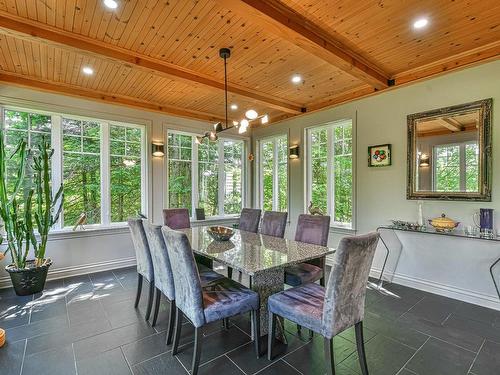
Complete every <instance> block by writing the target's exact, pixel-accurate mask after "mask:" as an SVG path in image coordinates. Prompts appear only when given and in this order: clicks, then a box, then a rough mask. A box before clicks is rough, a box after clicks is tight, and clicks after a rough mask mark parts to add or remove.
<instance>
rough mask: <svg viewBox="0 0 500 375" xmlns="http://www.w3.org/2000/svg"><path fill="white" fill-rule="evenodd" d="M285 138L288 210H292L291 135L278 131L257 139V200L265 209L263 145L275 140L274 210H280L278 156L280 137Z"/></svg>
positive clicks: (259, 205) (258, 204) (258, 205)
mask: <svg viewBox="0 0 500 375" xmlns="http://www.w3.org/2000/svg"><path fill="white" fill-rule="evenodd" d="M283 137H284V138H285V140H286V145H287V147H286V149H287V154H286V175H287V197H288V199H287V212H288V211H289V210H290V194H289V191H290V162H289V157H288V150H289V147H290V146H289V145H290V144H289V136H288V133H277V134H273V135H270V136H266V137H263V138H259V139H258V140H257V145H256V146H257V147H256V148H257V163H256V164H257V179H256V189H255V191H256V201H257V207H258V208H260V209H264V168H263V166H262V163H263V158H262V155H263V151H262V148H263V145H264V143H266V142H269V141H272V142H273V204H272V210H273V211H278V206H279V193H278V190H279V178H278V167H279V162H280V161H279V157H278V139H280V138H283Z"/></svg>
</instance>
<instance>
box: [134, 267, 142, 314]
mask: <svg viewBox="0 0 500 375" xmlns="http://www.w3.org/2000/svg"><path fill="white" fill-rule="evenodd" d="M141 293H142V275H141V274H140V273H138V274H137V294H136V296H135V302H134V308H137V306H139V300H140V299H141Z"/></svg>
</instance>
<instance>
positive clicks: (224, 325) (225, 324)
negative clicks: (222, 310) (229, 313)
mask: <svg viewBox="0 0 500 375" xmlns="http://www.w3.org/2000/svg"><path fill="white" fill-rule="evenodd" d="M222 328H224V329H226V330H227V329H229V318H224V319H222Z"/></svg>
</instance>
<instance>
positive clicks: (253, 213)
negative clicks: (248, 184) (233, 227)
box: [238, 208, 261, 233]
mask: <svg viewBox="0 0 500 375" xmlns="http://www.w3.org/2000/svg"><path fill="white" fill-rule="evenodd" d="M260 215H261V210H259V209H256V208H244V209H242V210H241V214H240V221H239V224H238V229H239V230H244V231H247V232H253V233H257V232H258V231H259V223H260Z"/></svg>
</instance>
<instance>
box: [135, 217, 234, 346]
mask: <svg viewBox="0 0 500 375" xmlns="http://www.w3.org/2000/svg"><path fill="white" fill-rule="evenodd" d="M143 225H144V229H145V232H146V237H147V240H148V243H149V248H150V250H151V259H152V261H153V269H154V274H155V281H154V284H155V289H156V295H155V307H154V312H153V322H152V324H151V325H152V326H153V327H154V326H155V325H156V322H157V320H158V313H159V310H160V302H161V295H162V294H163V295H164V296H165V297H166V298H167V299H168V301H169V302H170V312H169V315H168V316H169V318H168V327H167V340H166V342H167V345H170V344H171V343H172V340H171V339H172V333H173V327H174V317H175V290H174V279H173V274H172V266H171V263H170V259H169V257H168V251H167V245H166V244H165V240H164V239H163V235H162V233H161V226H160V225H154V224H151V223H149V222H148V221H146V220H143ZM197 267H198V272H199V274H200V280H201V285H202V287H210V286H211V285H212V284H213V283H214V282H217V281H218V280H220V279H223V278H224V276H223V275H221V274H219V273H217V272H215V271H213V270H211V269H209V268H208V267H205V266H203V265H201V264H197Z"/></svg>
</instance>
